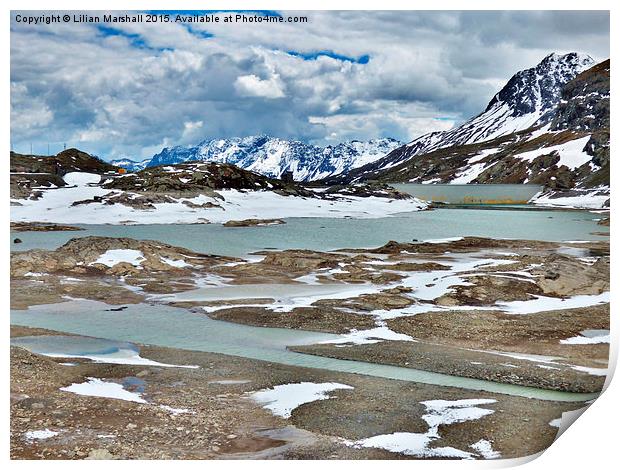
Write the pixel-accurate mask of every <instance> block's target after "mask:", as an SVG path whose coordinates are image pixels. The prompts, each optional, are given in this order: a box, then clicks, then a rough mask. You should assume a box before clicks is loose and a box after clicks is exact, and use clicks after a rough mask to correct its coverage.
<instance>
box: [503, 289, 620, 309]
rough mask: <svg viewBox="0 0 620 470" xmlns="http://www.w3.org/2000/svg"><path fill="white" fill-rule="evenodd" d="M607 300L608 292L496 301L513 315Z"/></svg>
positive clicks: (597, 303) (599, 302)
mask: <svg viewBox="0 0 620 470" xmlns="http://www.w3.org/2000/svg"><path fill="white" fill-rule="evenodd" d="M608 302H609V292H603V293H602V294H598V295H575V296H573V297H569V298H568V299H559V298H555V297H545V296H542V295H535V296H534V299H533V300H515V301H513V302H497V303H496V305H498V306H499V307H500V308H501V309H502V310H503V311H504V312H506V313H510V314H515V315H526V314H529V313H538V312H548V311H550V310H566V309H569V308H581V307H590V306H592V305H599V304H605V303H608Z"/></svg>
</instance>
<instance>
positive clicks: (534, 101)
mask: <svg viewBox="0 0 620 470" xmlns="http://www.w3.org/2000/svg"><path fill="white" fill-rule="evenodd" d="M553 57H554V56H549V57H548V58H547V59H552V58H553ZM547 59H546V60H547ZM577 66H578V68H579V63H577ZM551 70H554V71H555V70H557V68H552V69H551ZM609 72H610V61H609V60H606V61H604V62H601V63H600V64H597V65H594V66H593V67H590V68H588V69H587V70H585V71H584V72H582V73H579V74H578V75H576V76H575V77H574V78H573V79H571V80H570V81H568V82H567V83H565V84H564V85H563V86H562V87H561V89H560V91H559V92H558V93H557V96H556V94H555V91H554V95H553V96H551V95H548V96H547V98H545V99H541V97H542V96H545V95H544V94H543V93H539V92H540V90H541V88H540V87H538V88H536V83H541V80H539V79H537V80H535V81H532V82H529V83H530V84H532V86H534V88H535V89H536V90H538V91H536V92H535V93H531V92H530V91H531V90H525V89H523V90H520V92H519V93H514V90H515V89H513V87H509V86H506V87H505V88H504V90H503V91H506V90H507V91H509V92H510V93H508V92H506V93H501V92H500V94H498V95H497V96H496V97H494V98H493V100H492V101H491V103H490V104H489V106H488V108H487V111H485V112H484V113H482V114H481V115H480V116H478V117H477V118H474V119H473V120H471V121H469V122H470V123H471V122H473V121H476V120H477V119H478V118H480V117H481V116H485V115H488V114H486V113H487V112H488V110H491V111H494V110H496V109H501V108H504V107H506V105H507V103H510V108H509V109H512V112H510V113H508V112H507V111H506V112H505V113H504V115H505V116H507V117H505V118H503V119H502V122H504V123H509V124H510V125H511V126H515V123H518V124H519V125H518V126H515V128H516V130H515V131H511V132H509V133H507V134H504V133H503V132H504V130H505V129H511V128H513V127H508V126H507V125H504V126H503V127H500V125H499V124H500V122H499V121H498V122H497V123H493V124H496V125H495V129H496V130H498V129H501V132H490V133H489V134H486V135H490V136H491V137H490V138H487V137H479V136H480V135H481V132H479V131H480V129H481V127H480V126H478V127H475V126H473V127H472V128H470V129H467V128H465V129H461V128H458V129H455V131H458V130H463V131H466V130H473V131H474V132H473V133H471V134H470V135H469V136H465V134H464V133H463V134H462V135H463V136H464V137H463V138H464V143H456V144H449V145H446V144H445V141H442V139H443V136H444V134H446V135H448V137H449V138H451V137H454V136H455V135H456V133H455V132H453V131H450V132H447V133H435V134H433V135H432V136H429V141H430V138H431V137H432V138H433V139H435V141H434V146H433V147H431V150H429V151H424V150H422V153H419V154H413V155H412V153H413V151H411V150H410V148H411V145H405V146H403V147H401V148H399V149H396V150H394V151H393V152H392V153H391V154H389V155H387V156H386V157H385V158H383V159H381V160H379V161H377V162H375V163H373V164H370V165H366V166H364V167H361V168H358V169H354V170H352V171H351V172H349V173H348V174H346V175H339V176H336V177H333V178H329V179H328V180H326V182H327V183H340V184H342V183H357V182H362V181H379V182H382V183H388V184H389V183H396V182H403V183H407V182H410V183H424V184H428V183H449V184H484V183H510V184H520V183H530V184H537V185H541V186H543V188H544V189H543V191H544V192H543V194H541V195H540V196H539V197H537V198H536V202H537V203H541V204H542V203H544V204H547V205H550V204H551V205H558V206H560V205H572V206H579V207H601V206H604V205H608V203H609V202H608V199H609V167H610V150H609V148H610V147H609V122H610V121H609V109H610V108H609V103H610V80H609ZM517 76H522V75H519V74H517ZM526 76H531V74H529V73H528V74H526ZM552 76H555V74H554V73H552ZM556 78H557V77H556ZM556 78H554V79H553V80H548V82H549V83H551V82H554V81H555V82H556V83H557V79H556ZM518 81H519V80H511V82H512V83H513V84H514V83H516V82H518ZM553 88H554V87H548V88H546V89H545V90H546V91H549V90H552V89H553ZM517 89H519V87H517ZM530 98H531V99H530ZM498 103H501V104H499V105H498ZM547 103H554V105H553V106H552V107H550V106H547ZM507 109H508V108H507ZM481 121H482V120H478V121H477V122H481ZM522 122H525V124H522V125H525V126H528V124H530V123H532V122H533V124H532V125H529V126H528V127H526V128H525V129H521V128H520V126H521V123H522ZM487 129H489V127H487ZM479 138H481V139H482V140H478V139H479ZM457 141H460V139H457ZM418 144H419V141H418Z"/></svg>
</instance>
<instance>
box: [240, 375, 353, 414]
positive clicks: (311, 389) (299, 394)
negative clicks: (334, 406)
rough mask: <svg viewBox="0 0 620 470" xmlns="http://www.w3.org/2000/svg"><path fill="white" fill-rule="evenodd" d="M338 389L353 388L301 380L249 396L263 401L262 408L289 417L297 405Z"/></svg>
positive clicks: (318, 398)
mask: <svg viewBox="0 0 620 470" xmlns="http://www.w3.org/2000/svg"><path fill="white" fill-rule="evenodd" d="M339 389H353V387H351V386H350V385H344V384H340V383H334V382H327V383H312V382H301V383H292V384H284V385H276V386H275V387H273V388H270V389H266V390H259V391H257V392H253V393H251V394H250V398H252V400H254V401H256V402H258V403H264V405H263V408H267V409H268V410H269V411H271V412H272V413H273V414H274V415H276V416H281V417H282V418H290V416H291V412H292V411H293V410H294V409H295V408H297V407H298V406H300V405H303V404H304V403H310V402H313V401H317V400H327V399H329V398H330V396H329V395H328V392H331V391H332V390H339Z"/></svg>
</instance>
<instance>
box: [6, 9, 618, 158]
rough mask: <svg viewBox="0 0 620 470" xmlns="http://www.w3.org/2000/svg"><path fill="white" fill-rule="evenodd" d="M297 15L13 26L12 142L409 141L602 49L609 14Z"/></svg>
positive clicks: (146, 145) (134, 151) (138, 153)
mask: <svg viewBox="0 0 620 470" xmlns="http://www.w3.org/2000/svg"><path fill="white" fill-rule="evenodd" d="M17 13H19V12H13V13H12V15H13V17H14V16H15V14H17ZM283 14H285V15H286V14H287V13H283ZM291 14H295V15H300V14H304V15H307V16H308V17H309V19H310V21H309V23H307V24H303V25H301V24H289V23H278V24H273V25H261V26H257V25H256V24H253V25H241V24H235V25H226V24H224V23H211V24H206V25H201V24H195V25H194V26H193V28H194V30H195V31H194V33H192V32H191V31H189V30H188V29H187V28H186V27H183V26H182V25H180V24H174V23H167V24H157V25H153V24H147V23H136V24H131V23H129V24H116V25H114V28H116V31H117V33H115V34H112V35H110V34H108V35H105V34H103V33H102V31H100V30H99V29H97V25H89V24H78V25H73V24H71V25H66V24H61V25H49V26H46V25H37V26H36V27H34V26H32V25H31V26H28V25H24V24H21V23H20V24H17V23H15V22H13V23H12V25H11V28H12V30H11V140H12V142H13V143H14V144H15V146H16V148H24V146H25V145H26V146H28V145H29V143H30V142H34V144H35V146H36V145H37V142H39V144H40V145H45V143H46V142H67V145H75V146H79V147H81V148H83V149H84V150H85V151H89V152H92V153H95V154H98V155H102V156H108V157H116V156H120V155H127V156H130V157H136V158H142V157H145V156H150V155H152V153H155V152H152V153H149V152H150V151H151V149H156V150H159V149H160V148H161V146H162V145H166V146H167V145H175V144H189V143H196V142H197V141H199V140H202V139H204V138H219V137H232V136H244V135H251V134H258V133H265V134H272V135H276V136H278V137H282V138H295V139H301V140H306V141H311V142H313V143H317V144H325V143H327V142H329V143H333V142H336V141H338V140H343V139H349V138H357V139H370V138H375V137H384V136H392V137H395V138H398V139H400V140H410V139H413V138H415V137H417V136H419V135H420V134H422V133H425V132H428V131H431V130H441V129H445V128H446V127H448V126H451V125H452V124H453V122H458V121H461V120H463V119H465V118H467V117H470V116H471V115H473V114H475V113H477V112H479V111H481V110H482V108H483V107H484V106H485V105H486V104H487V102H488V100H489V99H490V98H491V96H492V95H493V94H494V93H495V92H496V91H497V90H498V89H499V87H501V85H502V84H503V83H505V81H506V80H507V79H508V78H510V76H511V75H512V74H513V73H514V72H516V71H517V70H520V69H522V68H525V67H530V66H533V65H535V63H536V62H537V61H539V60H540V59H542V57H544V56H545V55H546V54H547V53H549V52H551V51H553V50H557V51H560V52H566V51H567V50H577V51H580V52H587V53H590V54H591V55H593V56H595V57H596V58H598V59H604V58H607V57H608V54H609V31H608V26H609V23H608V14H607V13H606V12H583V11H579V12H467V13H463V12H419V11H408V12H405V11H398V12H382V11H378V12H363V11H345V12H338V11H330V12H326V11H315V12H307V13H304V12H294V13H291ZM524 25H526V26H527V27H524ZM196 31H198V33H196ZM204 33H209V34H212V35H213V36H212V37H208V38H207V37H205V34H204ZM136 40H138V43H136ZM287 51H297V52H301V53H312V52H317V51H334V52H335V53H337V54H340V55H343V56H349V57H351V58H352V59H356V58H359V57H362V56H364V55H368V56H369V57H370V60H369V61H368V63H366V64H358V63H353V62H351V61H342V60H337V59H333V58H330V57H326V56H319V57H317V58H316V59H315V60H303V59H302V58H300V57H294V56H292V55H290V54H288V53H287ZM438 118H441V119H438ZM198 123H202V124H201V125H198Z"/></svg>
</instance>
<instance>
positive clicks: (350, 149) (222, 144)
mask: <svg viewBox="0 0 620 470" xmlns="http://www.w3.org/2000/svg"><path fill="white" fill-rule="evenodd" d="M401 145H402V143H401V142H398V141H397V140H394V139H389V138H388V139H375V140H370V141H367V142H360V141H356V140H353V141H349V142H343V143H341V144H338V145H335V146H327V147H317V146H314V145H309V144H306V143H303V142H299V141H288V140H283V139H278V138H275V137H269V136H264V135H263V136H250V137H244V138H234V139H212V140H205V141H203V142H201V143H200V144H198V145H197V146H195V147H172V148H165V149H163V150H162V151H161V152H160V153H158V154H157V155H155V156H153V158H152V159H151V161H150V162H149V163H148V165H147V166H149V167H150V166H157V165H170V164H175V163H181V162H186V161H192V160H200V161H211V162H220V163H232V164H234V165H236V166H238V167H240V168H244V169H246V170H250V171H255V172H257V173H260V174H262V175H265V176H269V177H273V178H280V177H282V176H283V175H285V174H286V173H289V172H290V173H292V177H293V179H294V180H295V181H312V180H316V179H322V178H326V177H328V176H332V175H336V174H339V173H343V172H347V171H349V170H351V169H353V168H358V167H360V166H363V165H366V164H368V163H372V162H374V161H376V160H378V159H380V158H381V157H383V156H385V155H387V154H388V153H390V152H391V151H392V150H394V149H395V148H398V147H400V146H401ZM117 165H118V163H117Z"/></svg>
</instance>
